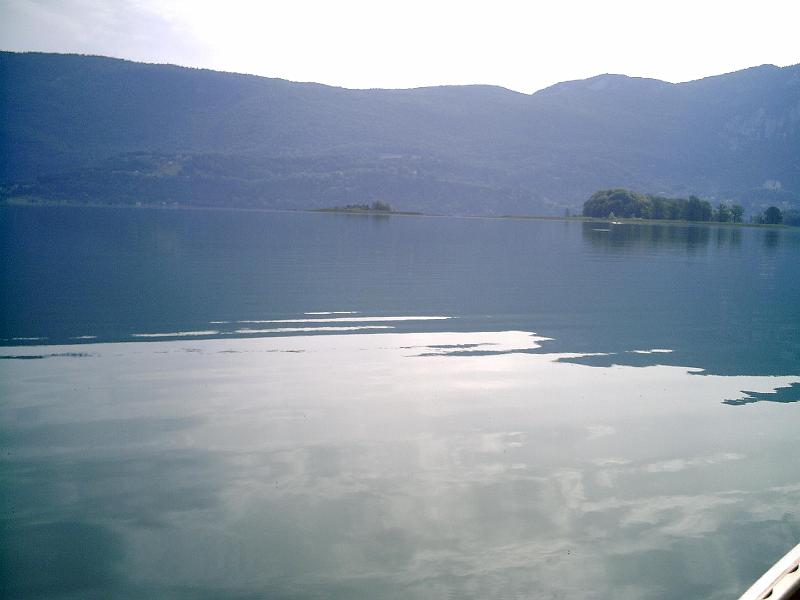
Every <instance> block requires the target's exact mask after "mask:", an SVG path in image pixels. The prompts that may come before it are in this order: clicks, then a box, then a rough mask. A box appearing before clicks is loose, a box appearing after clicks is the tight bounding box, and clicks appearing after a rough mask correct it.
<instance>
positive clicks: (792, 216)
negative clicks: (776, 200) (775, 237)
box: [783, 208, 800, 227]
mask: <svg viewBox="0 0 800 600" xmlns="http://www.w3.org/2000/svg"><path fill="white" fill-rule="evenodd" d="M783 224H784V225H792V226H795V227H797V226H798V225H800V210H798V209H796V208H793V209H791V210H787V211H784V213H783Z"/></svg>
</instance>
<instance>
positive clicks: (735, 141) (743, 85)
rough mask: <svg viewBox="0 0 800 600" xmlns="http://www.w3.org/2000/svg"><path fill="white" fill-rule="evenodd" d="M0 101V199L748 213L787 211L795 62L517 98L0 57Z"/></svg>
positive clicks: (799, 144) (87, 60) (619, 79)
mask: <svg viewBox="0 0 800 600" xmlns="http://www.w3.org/2000/svg"><path fill="white" fill-rule="evenodd" d="M532 68H535V67H534V66H532ZM0 93H1V94H2V96H1V97H0V111H1V112H0V117H1V122H0V150H1V151H2V155H1V156H0V183H2V193H3V195H5V196H6V197H37V198H43V199H52V200H70V201H78V202H83V201H86V202H110V203H137V202H141V203H143V204H147V203H159V204H160V203H162V202H166V203H173V202H176V203H179V204H191V205H203V206H242V207H245V206H246V207H264V208H317V207H328V206H334V205H342V204H349V203H363V202H372V201H374V200H377V199H383V200H387V201H389V202H391V203H392V205H393V206H394V207H395V208H398V209H402V210H417V211H423V212H428V213H445V214H543V215H544V214H562V213H563V211H564V209H565V208H571V209H572V210H578V209H579V207H580V205H581V204H582V203H583V201H584V200H586V199H587V198H588V197H589V195H590V194H591V193H592V192H594V191H595V190H597V189H600V188H609V187H626V188H631V189H635V190H638V191H641V192H647V193H660V194H665V195H671V196H679V195H689V194H696V195H698V196H702V197H704V198H706V199H709V200H711V201H719V200H730V201H734V202H739V203H741V204H743V205H744V206H745V208H746V209H748V211H753V212H755V211H760V210H762V209H763V208H764V207H766V206H768V205H770V204H775V205H778V206H781V207H785V208H788V207H790V206H798V204H800V65H795V66H791V67H784V68H779V67H775V66H771V65H765V66H760V67H754V68H751V69H746V70H743V71H738V72H735V73H730V74H726V75H720V76H716V77H709V78H706V79H702V80H698V81H693V82H689V83H682V84H671V83H665V82H662V81H657V80H652V79H640V78H632V77H626V76H622V75H600V76H597V77H593V78H591V79H587V80H582V81H570V82H564V83H560V84H557V85H554V86H552V87H550V88H547V89H544V90H541V91H539V92H537V93H534V94H531V95H526V94H521V93H517V92H512V91H510V90H506V89H504V88H498V87H491V86H478V85H476V86H447V87H433V88H420V89H410V90H348V89H342V88H335V87H329V86H325V85H320V84H314V83H292V82H289V81H285V80H280V79H270V78H264V77H255V76H249V75H239V74H232V73H219V72H214V71H206V70H197V69H188V68H182V67H175V66H167V65H150V64H141V63H134V62H128V61H124V60H119V59H111V58H103V57H94V56H76V55H59V54H39V53H10V52H2V53H0Z"/></svg>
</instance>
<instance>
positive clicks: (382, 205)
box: [370, 200, 392, 212]
mask: <svg viewBox="0 0 800 600" xmlns="http://www.w3.org/2000/svg"><path fill="white" fill-rule="evenodd" d="M370 208H371V210H377V211H380V212H392V205H391V204H389V203H388V202H385V201H384V200H376V201H375V202H373V203H372V206H371V207H370Z"/></svg>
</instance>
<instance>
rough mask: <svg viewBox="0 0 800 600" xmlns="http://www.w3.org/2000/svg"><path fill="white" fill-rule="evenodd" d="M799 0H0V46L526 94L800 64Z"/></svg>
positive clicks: (328, 79)
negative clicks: (606, 79)
mask: <svg viewBox="0 0 800 600" xmlns="http://www.w3.org/2000/svg"><path fill="white" fill-rule="evenodd" d="M798 23H800V0H761V1H759V2H755V1H753V0H751V1H746V2H742V1H739V0H728V1H724V2H723V1H716V0H670V1H663V0H637V1H630V0H606V1H603V0H596V1H585V0H580V1H578V0H561V1H559V2H554V1H553V2H540V1H536V0H531V1H528V2H522V1H513V0H493V1H483V2H473V1H471V0H461V1H457V2H451V1H449V0H441V1H437V0H427V1H422V0H403V1H381V0H372V1H363V0H328V1H321V0H282V1H262V2H254V1H244V0H224V1H213V2H212V1H206V0H105V1H103V0H0V48H1V49H3V50H15V51H28V50H36V51H43V52H68V53H81V54H99V55H104V56H114V57H118V58H127V59H131V60H136V61H142V62H155V63H171V64H178V65H184V66H191V67H203V68H209V69H215V70H222V71H234V72H239V73H252V74H255V75H264V76H268V77H281V78H284V79H289V80H292V81H316V82H319V83H326V84H330V85H337V86H343V87H350V88H407V87H420V86H428V85H445V84H472V83H482V84H492V85H500V86H503V87H506V88H509V89H513V90H517V91H520V92H525V93H530V92H533V91H535V90H538V89H541V88H543V87H547V86H548V85H552V84H554V83H557V82H559V81H567V80H572V79H582V78H586V77H591V76H594V75H598V74H601V73H622V74H626V75H631V76H639V77H653V78H656V79H662V80H665V81H672V82H680V81H689V80H692V79H699V78H701V77H706V76H709V75H717V74H720V73H727V72H730V71H735V70H738V69H743V68H747V67H751V66H756V65H760V64H766V63H771V64H776V65H779V66H786V65H791V64H797V63H800V41H798V40H800V36H798V33H797V31H798Z"/></svg>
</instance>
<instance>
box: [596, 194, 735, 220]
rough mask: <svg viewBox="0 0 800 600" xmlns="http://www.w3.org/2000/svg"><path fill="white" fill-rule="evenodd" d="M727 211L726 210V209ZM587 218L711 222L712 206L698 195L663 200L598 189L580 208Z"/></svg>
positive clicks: (660, 197)
mask: <svg viewBox="0 0 800 600" xmlns="http://www.w3.org/2000/svg"><path fill="white" fill-rule="evenodd" d="M726 210H727V209H726ZM583 215H584V216H586V217H599V218H614V217H622V218H626V219H670V220H684V221H710V220H711V219H712V216H713V211H712V208H711V204H709V203H708V202H707V201H706V200H701V199H700V198H698V197H697V196H690V197H689V198H688V199H685V198H665V197H663V196H649V195H644V194H639V193H637V192H632V191H630V190H625V189H615V190H600V191H598V192H595V193H594V194H592V196H591V198H589V199H588V200H587V201H586V202H585V203H584V205H583Z"/></svg>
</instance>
